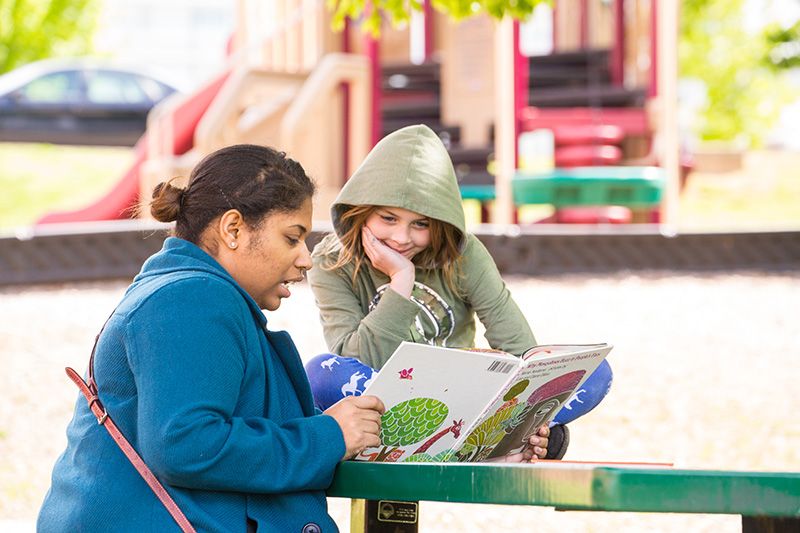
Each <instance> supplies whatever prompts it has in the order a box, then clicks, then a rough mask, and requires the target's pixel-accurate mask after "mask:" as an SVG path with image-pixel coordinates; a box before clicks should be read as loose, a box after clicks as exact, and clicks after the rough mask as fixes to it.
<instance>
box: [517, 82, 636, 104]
mask: <svg viewBox="0 0 800 533" xmlns="http://www.w3.org/2000/svg"><path fill="white" fill-rule="evenodd" d="M646 96H647V95H646V92H645V90H644V89H626V88H625V87H617V86H614V85H601V86H589V87H558V88H544V89H535V90H533V91H531V93H530V96H529V97H528V103H529V105H531V106H534V107H643V106H644V103H645V98H646Z"/></svg>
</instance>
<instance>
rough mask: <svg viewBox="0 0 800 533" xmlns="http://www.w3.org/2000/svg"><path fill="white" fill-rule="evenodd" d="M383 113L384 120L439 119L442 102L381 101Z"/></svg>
mask: <svg viewBox="0 0 800 533" xmlns="http://www.w3.org/2000/svg"><path fill="white" fill-rule="evenodd" d="M381 104H382V105H381V115H382V116H383V119H384V120H392V119H435V120H439V116H440V114H441V104H440V103H439V100H438V99H437V100H435V101H429V100H406V101H402V100H401V101H391V100H390V101H388V102H381Z"/></svg>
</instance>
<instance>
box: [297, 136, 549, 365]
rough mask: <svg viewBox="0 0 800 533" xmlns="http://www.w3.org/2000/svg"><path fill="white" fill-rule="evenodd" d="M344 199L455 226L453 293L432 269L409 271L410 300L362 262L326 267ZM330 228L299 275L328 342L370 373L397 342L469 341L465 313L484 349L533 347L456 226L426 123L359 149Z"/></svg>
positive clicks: (461, 344)
mask: <svg viewBox="0 0 800 533" xmlns="http://www.w3.org/2000/svg"><path fill="white" fill-rule="evenodd" d="M354 205H376V206H386V207H400V208H403V209H408V210H409V211H414V212H416V213H419V214H421V215H425V216H426V217H429V218H434V219H438V220H441V221H443V222H446V223H448V224H451V225H452V226H455V227H456V228H457V229H458V231H459V232H460V234H461V236H462V237H461V249H462V257H461V260H460V265H459V270H458V272H459V275H458V277H457V279H456V285H457V288H458V291H457V292H456V291H453V290H452V289H451V288H450V287H449V286H448V284H447V283H446V281H445V278H444V275H443V273H442V270H441V269H439V268H432V269H429V268H421V267H420V266H419V265H418V266H417V269H416V281H415V286H414V290H413V291H412V294H411V299H406V298H404V297H403V296H401V295H399V294H398V293H396V292H395V291H394V290H392V289H391V288H390V287H389V286H388V284H389V281H390V280H389V277H388V276H386V275H385V274H383V273H382V272H380V271H378V270H376V269H375V268H373V267H372V265H371V264H370V262H369V260H368V259H367V260H366V261H365V262H364V263H362V267H361V269H360V270H359V273H358V276H357V277H356V280H355V284H353V281H352V277H353V266H352V265H345V266H344V267H342V268H340V269H336V270H328V269H326V266H330V265H332V264H334V263H335V262H336V260H337V259H338V256H339V250H340V249H341V244H340V242H339V238H338V236H339V235H343V234H344V233H345V232H346V231H347V230H348V229H349V228H348V227H344V226H343V224H342V223H341V215H342V213H343V212H344V211H345V210H347V209H348V208H349V207H351V206H354ZM331 215H332V220H333V227H334V229H335V231H336V234H331V235H328V236H326V237H325V238H324V239H323V240H322V242H320V243H319V244H318V245H317V246H316V247H315V248H314V252H313V253H312V259H313V262H314V268H312V269H311V270H310V271H309V272H308V280H309V282H310V284H311V288H312V290H313V291H314V297H315V298H316V302H317V306H318V307H319V310H320V318H321V321H322V328H323V332H324V335H325V340H326V342H327V344H328V348H329V349H330V350H331V351H332V352H334V353H337V354H339V355H343V356H347V357H356V358H358V359H360V360H361V361H362V362H364V363H365V364H368V365H370V366H372V367H373V368H376V369H380V368H381V367H382V366H383V365H384V363H386V361H387V360H388V359H389V356H391V355H392V353H393V352H394V350H395V349H396V348H397V347H398V346H399V345H400V343H401V342H402V341H412V342H419V343H426V344H435V345H438V346H448V347H452V348H468V347H473V346H474V345H475V316H476V315H477V316H478V318H479V319H480V321H481V322H482V323H483V325H484V327H485V328H486V339H487V340H488V341H489V345H490V346H492V348H495V349H500V350H504V351H507V352H509V353H512V354H516V355H519V354H521V353H523V352H524V351H525V350H527V349H528V348H530V347H531V346H534V345H535V344H536V339H535V338H534V336H533V333H532V332H531V329H530V327H529V326H528V323H527V321H526V320H525V317H524V316H523V315H522V312H521V311H520V310H519V307H517V305H516V303H515V302H514V300H513V299H512V298H511V294H510V293H509V291H508V288H507V287H506V285H505V283H504V282H503V280H502V278H501V277H500V274H499V272H498V270H497V267H496V265H495V263H494V260H493V259H492V257H491V256H490V255H489V252H488V251H487V250H486V248H485V247H484V246H483V244H482V243H481V242H480V241H479V240H478V239H477V238H476V237H475V236H474V235H471V234H468V233H467V232H466V231H465V223H464V210H463V208H462V205H461V194H460V192H459V189H458V182H457V180H456V175H455V171H454V170H453V164H452V162H451V161H450V155H449V154H448V153H447V149H446V148H445V147H444V145H443V144H442V142H441V140H440V139H439V137H438V136H437V135H436V134H435V133H434V132H433V131H432V130H431V129H430V128H428V127H427V126H409V127H406V128H403V129H401V130H398V131H395V132H394V133H392V134H390V135H388V136H386V137H385V138H384V139H382V140H381V141H380V142H379V143H378V144H377V145H376V146H375V148H373V149H372V151H371V152H370V153H369V155H367V157H366V159H365V160H364V162H363V163H362V164H361V166H360V167H359V168H358V170H356V172H355V174H353V176H352V177H351V178H350V180H348V182H347V183H346V184H345V186H344V187H343V188H342V190H341V192H340V193H339V196H338V197H337V198H336V201H335V202H334V204H333V206H332V207H331Z"/></svg>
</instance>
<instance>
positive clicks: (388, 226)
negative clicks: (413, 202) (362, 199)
mask: <svg viewBox="0 0 800 533" xmlns="http://www.w3.org/2000/svg"><path fill="white" fill-rule="evenodd" d="M364 225H365V226H367V227H368V228H369V230H370V231H371V232H372V234H373V235H375V237H376V238H377V239H378V240H379V241H381V242H382V243H383V244H385V245H386V246H388V247H389V248H391V249H392V250H394V251H395V252H398V253H399V254H401V255H403V256H405V257H406V258H407V259H412V258H413V257H414V256H415V255H417V254H418V253H420V252H421V251H423V250H424V249H426V248H427V247H428V246H430V244H431V229H430V220H429V219H428V217H426V216H422V215H420V214H419V213H415V212H414V211H409V210H408V209H403V208H401V207H378V208H376V209H375V211H373V212H372V214H370V215H369V216H368V217H367V221H366V222H365V223H364Z"/></svg>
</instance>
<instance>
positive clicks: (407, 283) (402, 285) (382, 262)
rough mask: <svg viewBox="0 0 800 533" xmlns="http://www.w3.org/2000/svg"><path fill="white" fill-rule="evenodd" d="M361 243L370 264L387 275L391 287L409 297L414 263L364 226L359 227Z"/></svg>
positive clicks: (412, 285)
mask: <svg viewBox="0 0 800 533" xmlns="http://www.w3.org/2000/svg"><path fill="white" fill-rule="evenodd" d="M361 244H362V246H363V247H364V253H366V254H367V257H368V258H369V260H370V261H371V262H372V266H374V267H375V268H376V269H378V270H380V271H381V272H383V273H384V274H386V275H387V276H389V278H390V279H391V282H390V283H389V285H390V286H391V287H392V289H393V290H394V291H395V292H396V293H398V294H400V295H401V296H403V297H404V298H410V297H411V289H413V288H414V263H412V262H411V260H410V259H408V258H407V257H406V256H404V255H403V254H400V253H398V252H396V251H394V250H392V249H391V248H390V247H388V246H386V245H385V244H383V243H382V242H381V241H380V240H378V238H377V237H375V235H373V234H372V232H371V231H370V230H369V228H367V227H366V226H364V227H363V228H362V229H361Z"/></svg>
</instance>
